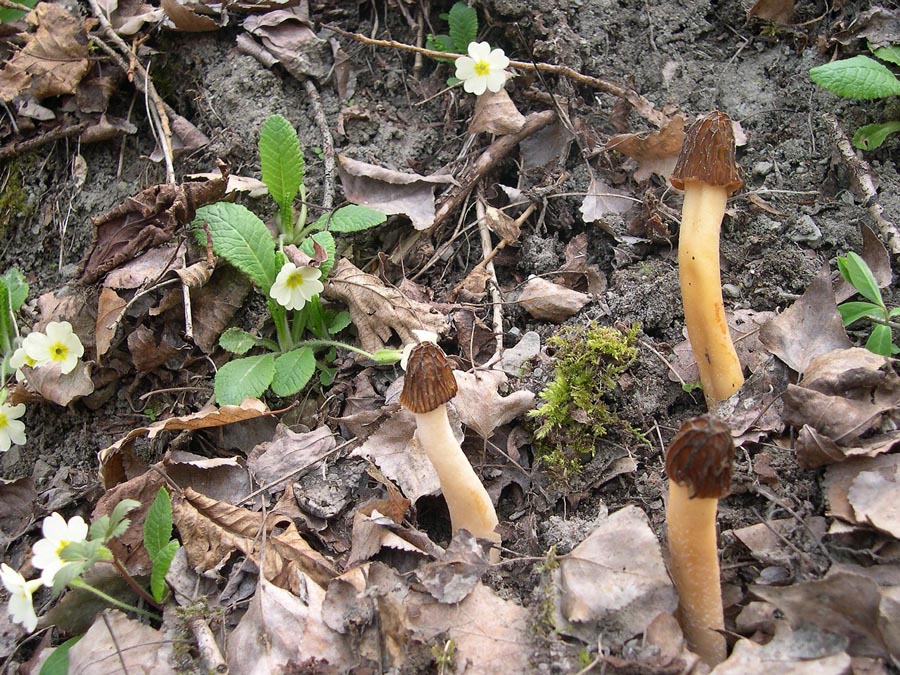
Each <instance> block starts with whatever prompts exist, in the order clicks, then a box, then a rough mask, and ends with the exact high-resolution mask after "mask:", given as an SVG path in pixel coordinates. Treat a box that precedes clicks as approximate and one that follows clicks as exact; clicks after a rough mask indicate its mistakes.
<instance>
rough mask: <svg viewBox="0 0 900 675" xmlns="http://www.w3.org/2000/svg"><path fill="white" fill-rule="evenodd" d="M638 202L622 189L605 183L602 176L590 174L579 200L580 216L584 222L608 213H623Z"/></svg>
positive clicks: (598, 218) (589, 221)
mask: <svg viewBox="0 0 900 675" xmlns="http://www.w3.org/2000/svg"><path fill="white" fill-rule="evenodd" d="M638 204H640V201H639V200H637V199H634V198H632V197H631V195H629V194H628V193H627V192H625V191H623V190H616V189H615V188H613V187H610V186H609V185H607V184H606V183H605V182H604V181H603V179H602V178H599V177H598V176H595V175H593V174H592V175H591V184H590V186H589V187H588V189H587V194H586V195H585V197H584V201H582V202H581V208H580V209H579V210H580V211H581V218H582V220H584V222H586V223H593V222H595V221H597V220H601V219H602V218H603V217H604V216H605V215H606V214H608V213H625V212H626V211H630V210H631V209H632V208H634V207H635V206H637V205H638Z"/></svg>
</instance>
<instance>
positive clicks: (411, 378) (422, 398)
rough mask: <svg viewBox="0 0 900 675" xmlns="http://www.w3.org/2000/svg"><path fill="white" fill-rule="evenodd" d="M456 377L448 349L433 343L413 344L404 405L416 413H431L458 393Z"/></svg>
mask: <svg viewBox="0 0 900 675" xmlns="http://www.w3.org/2000/svg"><path fill="white" fill-rule="evenodd" d="M456 391H457V386H456V378H455V377H453V368H451V367H450V364H449V363H448V362H447V356H446V355H445V354H444V351H443V350H442V349H441V348H440V347H438V346H437V345H436V344H434V343H433V342H422V343H420V344H417V345H416V346H415V347H413V350H412V351H411V352H410V354H409V361H408V362H407V364H406V377H405V378H403V391H402V392H400V405H402V406H403V407H404V408H406V409H407V410H409V411H410V412H413V413H416V414H418V413H427V412H431V411H432V410H434V409H435V408H437V407H438V406H440V405H444V404H445V403H446V402H447V401H449V400H450V399H451V398H453V397H454V396H456Z"/></svg>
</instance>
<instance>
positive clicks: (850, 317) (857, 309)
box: [838, 302, 883, 326]
mask: <svg viewBox="0 0 900 675" xmlns="http://www.w3.org/2000/svg"><path fill="white" fill-rule="evenodd" d="M838 311H839V312H840V313H841V321H843V322H844V325H845V326H849V325H850V324H852V323H855V322H857V321H859V320H860V319H863V318H878V317H880V316H881V315H882V314H883V312H882V310H881V305H875V304H873V303H871V302H845V303H843V304H842V305H838Z"/></svg>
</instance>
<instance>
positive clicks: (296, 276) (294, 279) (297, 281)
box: [284, 272, 303, 290]
mask: <svg viewBox="0 0 900 675" xmlns="http://www.w3.org/2000/svg"><path fill="white" fill-rule="evenodd" d="M284 285H285V286H287V287H288V288H290V289H291V290H293V289H295V288H297V287H298V286H302V285H303V275H302V274H300V272H291V273H290V274H289V275H288V278H287V281H285V282H284Z"/></svg>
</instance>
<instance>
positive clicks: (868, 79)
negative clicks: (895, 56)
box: [809, 54, 900, 99]
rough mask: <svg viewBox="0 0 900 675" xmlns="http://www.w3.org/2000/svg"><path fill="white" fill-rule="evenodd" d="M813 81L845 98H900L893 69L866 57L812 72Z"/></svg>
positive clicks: (852, 58)
mask: <svg viewBox="0 0 900 675" xmlns="http://www.w3.org/2000/svg"><path fill="white" fill-rule="evenodd" d="M809 77H810V78H811V79H812V81H813V82H815V83H816V84H818V85H819V86H821V87H825V88H826V89H827V90H828V91H830V92H832V93H835V94H837V95H838V96H843V97H845V98H857V99H870V98H885V97H887V96H894V95H896V94H900V80H898V79H897V78H896V77H895V76H894V74H893V73H892V72H891V71H890V69H889V68H888V67H887V66H885V65H884V64H883V63H878V61H876V60H875V59H870V58H869V57H868V56H863V55H862V54H860V55H859V56H853V57H851V58H849V59H841V60H840V61H833V62H832V63H826V64H824V65H822V66H816V67H815V68H811V69H810V71H809Z"/></svg>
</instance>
